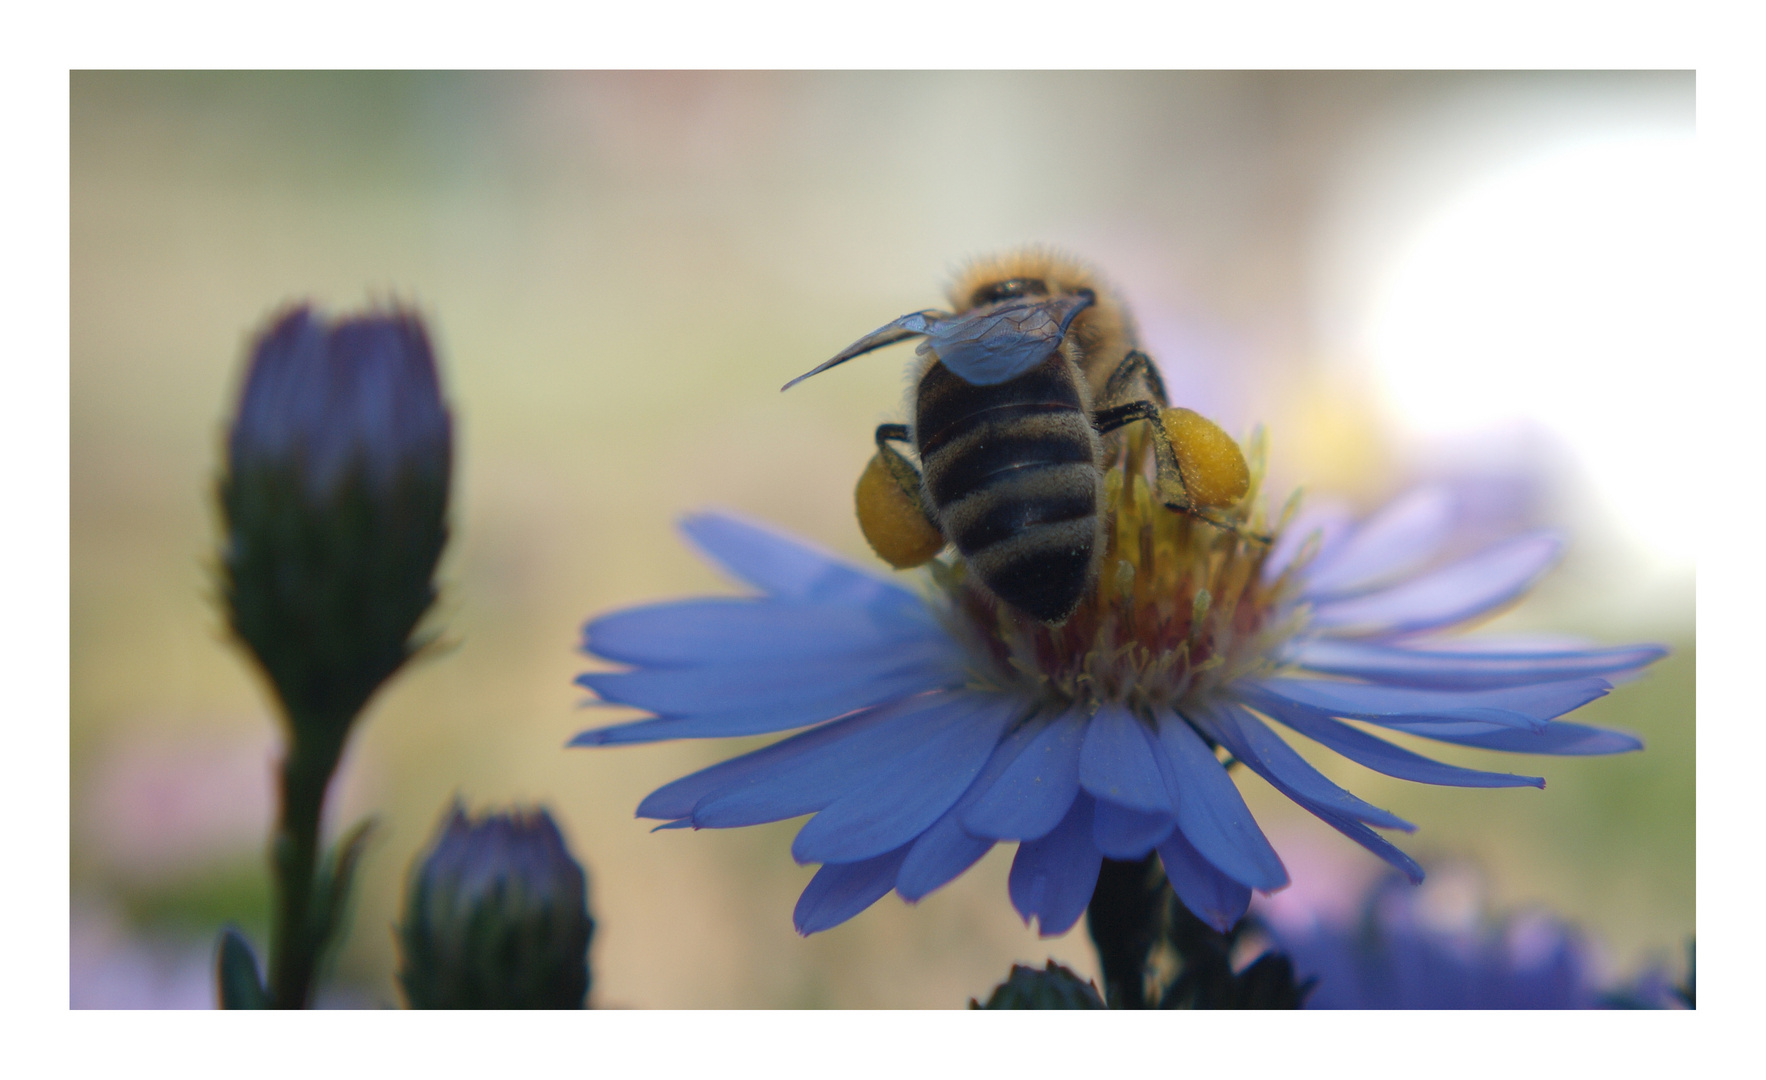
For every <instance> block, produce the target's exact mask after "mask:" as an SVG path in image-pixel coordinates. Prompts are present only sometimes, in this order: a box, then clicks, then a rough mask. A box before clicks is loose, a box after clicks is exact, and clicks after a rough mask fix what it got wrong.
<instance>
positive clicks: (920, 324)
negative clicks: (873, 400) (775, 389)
mask: <svg viewBox="0 0 1766 1080" xmlns="http://www.w3.org/2000/svg"><path fill="white" fill-rule="evenodd" d="M948 317H949V316H948V315H946V313H945V312H942V311H916V312H914V313H912V314H911V315H903V316H902V317H901V318H899V319H897V320H895V321H894V322H892V323H890V324H889V325H888V326H884V327H880V328H878V329H876V330H873V331H871V332H870V333H868V334H866V335H865V336H864V337H862V338H859V339H858V340H857V341H855V342H853V343H852V344H851V345H848V346H847V347H846V348H844V349H842V350H840V355H838V356H836V357H835V358H834V359H832V360H830V361H828V362H827V363H825V364H820V365H818V366H816V367H813V368H811V369H810V370H808V371H806V372H804V373H803V374H802V375H799V376H797V378H795V379H792V380H791V381H790V382H788V383H786V384H785V385H784V386H781V387H779V390H780V392H781V393H782V392H784V391H786V390H789V389H791V388H792V387H793V386H796V385H797V384H798V383H800V382H802V381H803V380H805V379H807V378H809V377H810V376H811V375H820V374H821V373H822V372H824V371H826V370H828V369H829V368H831V367H833V366H834V365H835V364H844V363H846V362H847V361H848V360H851V359H852V358H853V357H855V356H863V355H864V354H865V353H868V352H870V351H871V350H872V349H881V348H882V347H883V346H885V345H893V344H895V343H896V342H898V341H900V340H902V339H903V338H911V337H918V336H920V335H922V334H927V333H930V332H931V328H932V327H933V326H934V325H936V324H937V322H938V320H940V319H944V318H948Z"/></svg>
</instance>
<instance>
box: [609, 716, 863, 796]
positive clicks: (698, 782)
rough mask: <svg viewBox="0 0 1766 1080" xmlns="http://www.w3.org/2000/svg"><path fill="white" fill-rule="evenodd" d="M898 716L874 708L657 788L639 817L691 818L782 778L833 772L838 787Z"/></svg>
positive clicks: (833, 781)
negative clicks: (718, 801) (712, 803)
mask: <svg viewBox="0 0 1766 1080" xmlns="http://www.w3.org/2000/svg"><path fill="white" fill-rule="evenodd" d="M896 715H897V710H891V709H871V710H869V711H866V712H862V713H859V714H858V715H856V716H849V717H847V718H845V719H844V720H837V721H835V722H834V723H832V724H824V725H823V726H821V727H818V728H815V729H813V730H811V731H805V732H802V733H801V734H798V735H793V736H791V737H790V738H788V739H781V740H779V741H778V742H776V743H773V744H772V745H771V746H763V747H761V748H760V749H759V750H755V751H753V752H751V753H747V754H743V755H742V756H741V757H735V758H731V759H730V760H728V761H721V762H719V763H718V764H716V765H712V766H710V767H709V768H705V769H701V770H699V771H698V772H696V773H692V774H690V775H688V776H683V777H681V778H680V779H679V780H676V781H674V782H673V783H670V784H664V785H663V786H662V787H660V788H657V789H656V790H655V791H653V792H651V793H650V794H649V796H648V797H646V798H645V799H644V801H643V802H641V803H639V804H638V816H639V817H641V818H662V819H665V820H674V819H676V818H691V817H692V814H693V808H694V807H695V806H697V805H698V804H699V803H701V802H704V801H705V800H707V799H709V798H712V797H714V796H717V795H723V794H729V793H732V792H736V791H742V790H747V789H750V788H752V787H754V786H756V785H761V784H769V783H772V782H775V781H777V780H778V779H779V778H781V777H788V776H802V775H804V774H811V773H832V774H834V776H835V779H834V780H832V781H831V782H832V783H835V784H837V783H838V782H839V776H840V770H841V768H842V767H843V763H845V762H847V761H849V760H853V759H856V760H858V761H863V760H864V755H865V754H867V753H869V752H870V750H871V748H872V747H874V746H875V745H876V743H877V741H878V739H879V738H880V737H881V736H882V734H883V733H881V732H878V731H875V730H874V729H875V728H877V727H879V726H887V725H889V724H890V723H891V722H892V721H893V720H894V719H895V718H896ZM830 801H831V799H830ZM808 812H809V811H807V810H806V811H803V813H808ZM785 816H787V817H792V816H795V815H790V814H787V815H785Z"/></svg>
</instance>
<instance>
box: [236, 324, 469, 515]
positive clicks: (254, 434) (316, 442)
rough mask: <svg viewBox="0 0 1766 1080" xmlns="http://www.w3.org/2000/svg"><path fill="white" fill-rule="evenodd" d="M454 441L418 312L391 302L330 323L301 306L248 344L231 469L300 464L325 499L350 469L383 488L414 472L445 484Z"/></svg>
mask: <svg viewBox="0 0 1766 1080" xmlns="http://www.w3.org/2000/svg"><path fill="white" fill-rule="evenodd" d="M451 446H452V422H451V420H450V418H449V416H448V410H447V407H446V406H444V405H443V404H442V400H441V385H440V381H439V380H438V379H437V377H436V370H435V358H434V354H433V352H432V350H431V349H430V345H429V335H428V333H427V332H426V331H425V330H424V328H423V322H422V320H421V319H420V318H418V316H417V315H416V313H415V312H412V311H408V310H404V309H401V308H396V307H395V308H392V309H390V310H388V311H384V312H371V313H369V314H366V315H358V316H354V317H351V318H346V319H342V320H339V321H337V322H335V323H332V324H330V325H329V326H328V325H326V323H325V321H324V320H323V319H321V318H320V317H319V316H318V315H316V314H314V312H313V311H312V310H311V309H310V308H307V307H305V306H301V307H296V308H294V309H292V310H290V311H289V312H288V313H287V314H285V315H283V316H282V317H281V318H280V319H278V320H277V321H276V322H275V323H274V324H273V325H272V326H271V327H270V329H269V330H268V331H266V332H265V333H264V335H263V336H262V337H260V338H259V339H258V341H257V345H256V346H255V348H254V349H253V350H252V364H251V370H250V372H249V373H248V375H247V376H246V381H245V389H244V392H243V393H242V394H241V396H240V401H239V416H238V418H237V419H236V420H235V421H234V424H233V431H232V433H231V435H230V437H229V439H228V445H227V449H228V457H229V461H230V464H231V466H232V468H233V469H234V470H235V471H239V470H243V469H249V468H252V467H256V466H271V467H292V468H294V469H296V470H297V471H298V473H299V475H300V477H301V480H302V482H303V483H304V484H305V487H306V491H307V493H308V494H309V495H310V496H311V497H312V498H313V500H314V501H315V502H322V501H324V500H326V499H328V498H329V497H331V496H334V495H335V494H336V493H337V491H338V489H339V487H340V485H342V484H344V483H345V482H347V480H348V479H349V478H350V477H351V476H352V474H359V475H360V476H361V477H362V478H363V479H364V480H366V481H367V482H368V483H369V484H370V485H372V486H374V487H376V488H379V489H382V490H391V489H392V488H393V487H394V486H395V485H397V484H398V483H399V481H400V478H401V477H402V476H403V475H405V474H408V473H421V474H425V475H427V476H429V477H430V478H432V479H439V480H440V481H441V482H442V483H443V484H445V483H446V481H447V477H448V473H449V470H450V467H451V464H452V461H451V457H452V454H451Z"/></svg>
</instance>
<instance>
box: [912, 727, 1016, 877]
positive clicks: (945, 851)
mask: <svg viewBox="0 0 1766 1080" xmlns="http://www.w3.org/2000/svg"><path fill="white" fill-rule="evenodd" d="M1043 730H1044V728H1043V727H1042V726H1041V725H1039V724H1037V723H1036V722H1035V721H1031V722H1028V723H1024V724H1020V725H1018V726H1017V727H1016V728H1013V729H1012V730H1011V731H1009V732H1007V733H1006V737H1005V738H1003V739H1001V740H1000V741H999V745H998V746H996V747H994V749H993V754H992V756H990V757H989V758H988V759H987V764H986V765H983V766H982V767H981V775H980V776H977V777H976V778H975V782H974V783H973V784H970V785H969V790H968V791H965V792H964V793H963V797H962V798H961V799H958V800H957V804H956V805H955V806H953V807H951V808H950V809H949V810H947V811H945V813H944V816H943V817H941V818H939V819H938V821H937V822H935V823H934V824H933V826H932V827H931V828H930V829H927V830H926V831H925V832H924V833H921V834H920V838H919V839H918V840H915V841H914V843H913V845H912V847H910V848H909V850H908V857H907V861H905V862H903V863H902V864H901V874H900V876H899V877H897V878H896V879H895V890H896V891H897V892H899V893H900V894H901V896H902V899H904V900H907V901H909V902H910V903H912V902H914V901H917V900H919V899H920V898H921V897H923V896H925V895H926V894H927V893H930V892H931V891H932V890H934V889H936V888H938V887H939V886H941V885H943V884H945V883H946V882H948V881H950V880H952V879H953V878H955V877H956V876H957V875H958V874H960V873H962V872H963V871H964V870H967V869H969V867H971V866H973V865H975V861H976V860H977V859H979V858H981V856H983V855H985V854H987V853H988V852H989V851H990V850H992V849H993V845H994V843H995V841H994V840H992V839H991V838H987V837H980V836H976V835H974V834H973V833H971V832H969V830H967V829H965V828H963V815H964V813H966V812H967V811H968V809H969V807H971V806H973V805H975V801H976V800H977V799H979V798H980V797H981V796H982V794H983V793H985V792H986V791H987V789H988V786H989V785H990V784H992V783H993V782H994V780H996V779H998V778H999V776H1000V775H1001V774H1002V773H1004V772H1005V771H1006V769H1007V768H1008V767H1010V765H1011V764H1012V762H1014V761H1016V760H1017V758H1018V755H1019V754H1021V753H1023V752H1024V748H1025V747H1027V746H1029V745H1030V743H1031V742H1032V741H1033V740H1034V739H1035V738H1036V737H1037V735H1039V734H1041V733H1042V731H1043Z"/></svg>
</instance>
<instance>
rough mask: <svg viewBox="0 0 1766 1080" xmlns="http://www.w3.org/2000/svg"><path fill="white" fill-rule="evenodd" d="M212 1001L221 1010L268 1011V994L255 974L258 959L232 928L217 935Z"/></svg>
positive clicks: (258, 976)
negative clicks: (218, 939) (218, 940)
mask: <svg viewBox="0 0 1766 1080" xmlns="http://www.w3.org/2000/svg"><path fill="white" fill-rule="evenodd" d="M215 1000H216V1001H218V1002H219V1003H220V1006H221V1008H223V1009H267V1008H269V1007H270V992H269V991H268V990H266V989H264V980H263V978H262V977H261V976H260V975H259V974H258V958H257V956H256V955H255V954H254V953H253V952H252V951H251V943H250V942H248V941H246V940H245V935H244V934H241V933H240V932H239V929H238V928H237V927H234V926H229V927H227V928H226V929H224V930H222V931H221V938H220V943H219V945H218V947H217V948H216V950H215Z"/></svg>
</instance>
